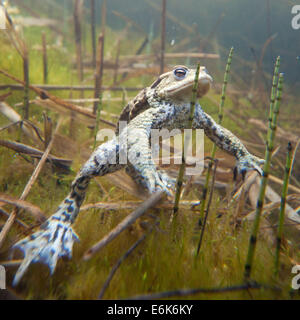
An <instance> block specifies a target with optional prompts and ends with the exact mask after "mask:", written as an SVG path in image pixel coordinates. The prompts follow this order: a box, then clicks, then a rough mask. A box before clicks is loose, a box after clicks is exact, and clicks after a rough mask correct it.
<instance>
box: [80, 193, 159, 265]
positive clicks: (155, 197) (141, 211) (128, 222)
mask: <svg viewBox="0 0 300 320" xmlns="http://www.w3.org/2000/svg"><path fill="white" fill-rule="evenodd" d="M164 196H165V192H164V191H162V190H160V191H157V192H156V193H154V194H153V195H152V196H151V197H150V198H149V199H147V200H146V201H145V202H143V203H142V205H141V206H140V207H138V208H137V209H136V210H135V211H133V212H132V213H131V214H129V215H128V216H127V217H126V218H125V219H124V220H123V221H121V222H120V223H119V224H118V225H117V226H116V227H115V228H114V229H113V230H111V231H110V232H109V233H108V234H107V235H106V236H105V237H104V238H103V239H101V240H100V241H99V242H97V243H96V244H95V245H93V246H92V247H91V248H90V249H88V250H87V251H86V252H85V254H84V256H83V259H84V260H89V259H90V258H91V257H92V256H94V255H95V254H96V253H97V252H98V251H99V250H100V249H102V248H103V247H104V246H106V245H107V244H108V243H110V242H111V241H112V240H113V239H115V238H116V237H117V236H118V235H119V234H120V233H121V232H122V231H124V230H125V229H127V228H128V227H129V226H130V225H131V224H133V223H134V222H135V221H136V220H137V219H138V218H139V217H141V216H142V215H143V214H145V213H146V212H147V210H148V209H150V208H151V207H153V206H154V205H155V204H156V203H158V202H159V201H160V200H162V199H163V197H164Z"/></svg>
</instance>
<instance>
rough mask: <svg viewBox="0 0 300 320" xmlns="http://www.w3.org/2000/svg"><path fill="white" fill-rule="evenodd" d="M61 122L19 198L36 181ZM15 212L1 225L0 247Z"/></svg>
mask: <svg viewBox="0 0 300 320" xmlns="http://www.w3.org/2000/svg"><path fill="white" fill-rule="evenodd" d="M61 123H62V118H60V119H59V121H58V123H57V126H56V128H55V132H54V134H53V137H52V139H51V141H50V142H49V144H48V147H47V149H46V150H45V152H44V154H43V156H42V158H41V160H40V161H39V163H38V164H37V166H36V168H35V169H34V171H33V173H32V175H31V177H30V179H29V180H28V182H27V184H26V186H25V188H24V190H23V193H22V195H21V197H20V200H25V198H26V197H27V195H28V193H29V191H30V190H31V187H32V186H33V184H34V182H35V181H36V179H37V177H38V176H39V174H40V172H41V169H42V167H43V165H44V164H45V162H46V160H47V158H48V155H49V153H50V150H51V148H52V145H53V141H54V137H55V134H56V133H57V131H58V129H59V127H60V125H61ZM17 214H18V209H14V210H13V211H12V212H11V214H10V216H9V218H8V219H7V220H6V223H5V225H4V226H3V228H2V230H1V233H0V248H1V247H2V245H3V243H4V240H5V238H6V236H7V235H8V232H9V230H10V229H11V227H12V225H13V223H14V221H15V219H16V217H17Z"/></svg>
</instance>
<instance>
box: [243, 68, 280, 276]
mask: <svg viewBox="0 0 300 320" xmlns="http://www.w3.org/2000/svg"><path fill="white" fill-rule="evenodd" d="M274 76H275V72H274ZM282 84H283V74H282V73H281V74H280V75H279V78H278V86H277V93H276V101H275V104H274V108H273V109H272V113H273V114H272V124H271V126H270V128H269V133H268V135H267V142H266V151H265V163H264V167H263V176H262V179H261V183H260V190H259V197H258V200H257V206H256V212H255V218H254V222H253V227H252V232H251V236H250V240H249V246H248V254H247V259H246V263H245V272H244V279H245V281H248V280H249V278H250V276H251V271H252V263H253V258H254V253H255V248H256V241H257V234H258V230H259V222H260V217H261V213H262V211H263V205H264V199H265V191H266V187H267V181H268V174H269V169H270V164H271V156H272V152H273V148H274V138H275V134H276V126H277V116H278V113H279V106H280V101H281V96H282ZM273 99H274V96H273V91H272V92H271V104H272V101H273Z"/></svg>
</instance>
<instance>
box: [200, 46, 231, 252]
mask: <svg viewBox="0 0 300 320" xmlns="http://www.w3.org/2000/svg"><path fill="white" fill-rule="evenodd" d="M232 55H233V48H231V49H230V51H229V55H228V60H227V64H226V68H225V74H224V81H223V86H222V95H221V101H220V104H219V114H218V124H221V123H222V120H223V116H224V111H223V109H224V105H225V98H226V89H227V83H228V76H229V72H230V67H231V61H232ZM216 150H217V145H216V144H215V143H214V144H213V147H212V151H211V159H214V158H215V155H216ZM212 166H213V160H211V161H210V162H209V164H208V168H207V172H206V177H205V185H204V187H203V191H202V199H201V205H200V220H199V225H201V224H202V222H201V220H202V219H203V216H204V210H205V205H206V197H207V192H208V186H209V180H210V175H211V170H212ZM199 243H200V240H199ZM198 248H199V244H198ZM198 253H199V250H198V249H197V254H198Z"/></svg>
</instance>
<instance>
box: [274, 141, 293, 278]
mask: <svg viewBox="0 0 300 320" xmlns="http://www.w3.org/2000/svg"><path fill="white" fill-rule="evenodd" d="M292 151H293V148H292V144H291V143H290V142H289V143H288V147H287V156H286V163H285V172H284V179H283V186H282V193H281V203H280V212H279V222H278V229H277V239H276V251H275V268H274V269H275V270H274V274H275V277H276V276H277V275H278V271H279V257H280V249H281V241H282V234H283V223H284V213H285V204H286V196H287V191H288V187H289V178H290V174H291V163H292V158H293V157H292Z"/></svg>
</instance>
